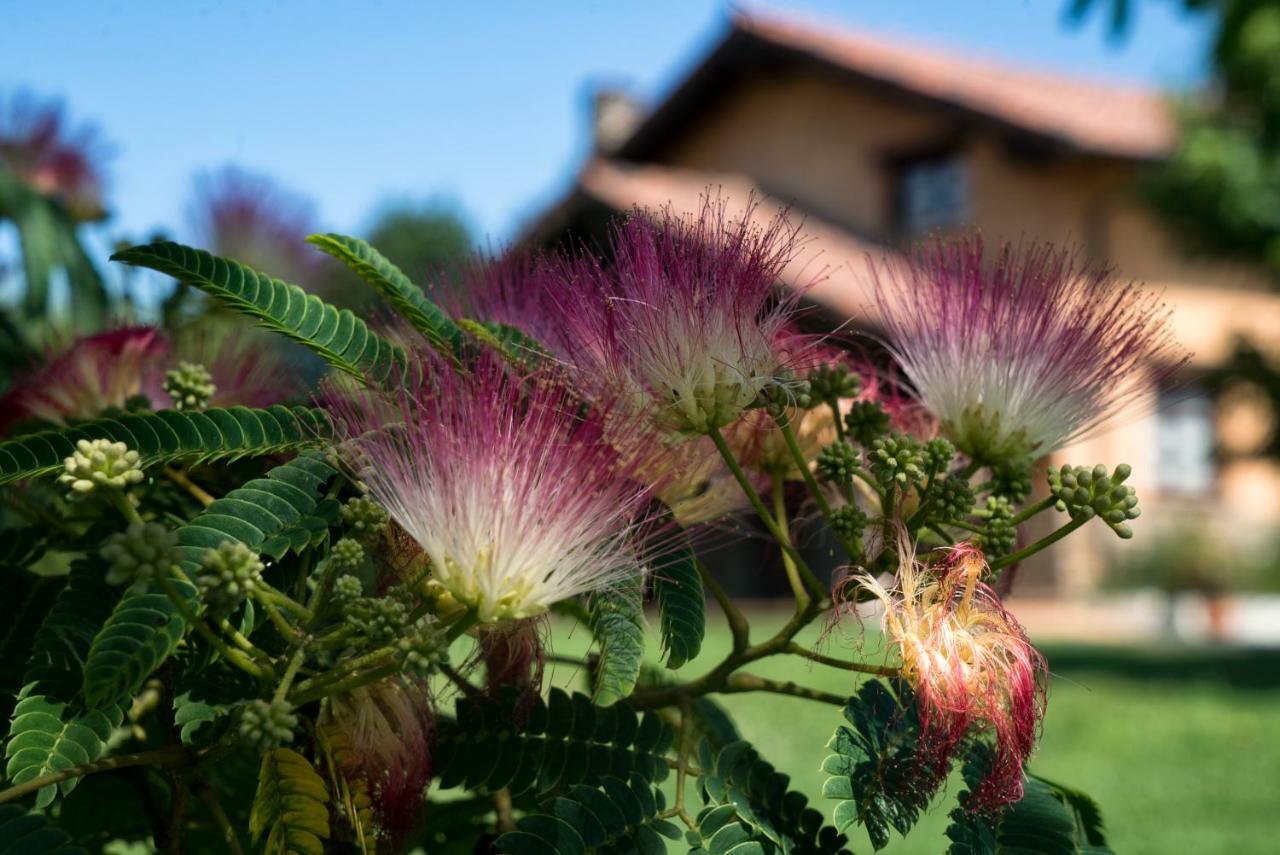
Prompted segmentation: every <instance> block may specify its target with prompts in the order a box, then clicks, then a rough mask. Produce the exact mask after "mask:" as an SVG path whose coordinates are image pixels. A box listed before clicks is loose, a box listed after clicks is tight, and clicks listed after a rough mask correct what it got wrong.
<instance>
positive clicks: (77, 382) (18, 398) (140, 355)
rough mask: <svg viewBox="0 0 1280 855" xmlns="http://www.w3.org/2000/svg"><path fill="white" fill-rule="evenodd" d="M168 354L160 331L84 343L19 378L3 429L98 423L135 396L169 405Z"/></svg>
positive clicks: (139, 330)
mask: <svg viewBox="0 0 1280 855" xmlns="http://www.w3.org/2000/svg"><path fill="white" fill-rule="evenodd" d="M168 353H169V345H168V342H166V341H165V339H164V336H163V335H162V334H161V333H160V331H159V330H157V329H155V328H154V327H124V328H121V329H117V330H111V331H110V332H104V333H98V334H96V335H91V336H85V337H83V338H79V339H77V340H76V341H74V342H73V343H72V344H71V345H70V346H68V347H66V348H65V349H63V350H62V351H61V352H54V353H50V354H49V355H47V356H46V358H45V360H44V361H43V364H42V365H41V366H40V367H38V368H35V369H34V370H32V371H31V372H30V373H28V374H26V375H25V376H21V377H19V378H18V380H17V381H16V382H15V383H14V385H13V388H12V389H10V390H9V392H8V393H6V394H5V396H4V397H3V398H2V399H0V426H5V427H7V426H9V425H14V424H18V423H21V422H25V421H35V420H39V421H47V422H52V423H54V424H57V425H65V424H67V423H69V422H73V421H77V420H83V419H92V418H96V417H97V416H99V415H101V413H102V411H103V410H105V409H107V408H109V407H124V405H125V403H126V402H127V401H128V400H129V399H130V398H131V397H133V396H135V395H142V396H145V397H146V398H147V399H148V401H151V402H153V403H154V402H157V401H167V400H168V396H167V395H165V393H164V389H163V382H164V370H163V367H162V366H163V363H164V359H165V357H166V356H167V355H168Z"/></svg>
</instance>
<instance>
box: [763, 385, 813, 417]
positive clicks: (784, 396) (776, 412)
mask: <svg viewBox="0 0 1280 855" xmlns="http://www.w3.org/2000/svg"><path fill="white" fill-rule="evenodd" d="M813 401H814V397H813V394H812V393H811V392H810V389H809V381H807V380H779V381H778V382H777V383H772V384H770V385H768V386H765V387H764V388H763V389H761V390H760V392H759V394H757V395H756V399H755V401H753V402H752V404H751V406H752V408H760V409H763V410H764V411H765V412H767V413H768V414H769V415H771V416H773V417H774V418H775V419H783V418H786V416H787V410H789V409H791V408H793V407H794V408H798V409H801V410H807V409H808V408H809V407H812V406H813Z"/></svg>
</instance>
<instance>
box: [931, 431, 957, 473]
mask: <svg viewBox="0 0 1280 855" xmlns="http://www.w3.org/2000/svg"><path fill="white" fill-rule="evenodd" d="M955 456H956V447H955V446H954V445H952V444H951V441H950V440H947V439H943V438H942V437H937V438H936V439H931V440H929V441H928V442H926V443H925V444H924V462H925V466H926V467H927V468H928V470H929V471H930V472H935V473H936V472H946V471H947V469H948V468H950V466H951V461H952V460H954V459H955Z"/></svg>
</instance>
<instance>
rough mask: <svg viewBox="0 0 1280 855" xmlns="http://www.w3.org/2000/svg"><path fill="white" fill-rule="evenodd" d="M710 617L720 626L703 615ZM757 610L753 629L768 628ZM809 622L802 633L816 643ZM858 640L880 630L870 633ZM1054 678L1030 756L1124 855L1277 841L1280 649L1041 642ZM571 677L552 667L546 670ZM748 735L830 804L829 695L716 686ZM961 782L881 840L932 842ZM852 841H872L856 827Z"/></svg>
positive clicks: (846, 646) (835, 645)
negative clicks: (1092, 803)
mask: <svg viewBox="0 0 1280 855" xmlns="http://www.w3.org/2000/svg"><path fill="white" fill-rule="evenodd" d="M709 621H710V623H711V625H712V626H713V627H717V628H718V627H720V626H722V625H723V623H722V621H720V620H719V616H718V615H716V614H711V615H709ZM778 623H779V620H778V618H777V617H775V616H769V615H764V616H759V617H757V619H756V620H755V621H753V625H755V626H756V627H757V628H756V630H755V634H757V635H759V637H764V635H763V634H764V633H766V632H768V631H770V630H771V629H772V628H774V627H776V626H777V625H778ZM858 635H859V633H858V631H857V630H856V629H854V630H845V629H843V628H842V629H841V630H840V631H838V632H837V633H834V634H832V635H831V636H830V637H829V638H828V639H827V642H826V647H827V652H828V653H831V654H832V655H845V654H842V653H841V651H847V650H850V649H852V648H853V647H855V646H856V645H857V644H858V643H859V638H858ZM554 637H555V638H556V639H557V641H556V643H555V649H556V652H559V653H577V652H579V651H581V650H582V649H583V647H584V646H585V643H586V639H585V638H584V637H583V634H582V633H581V631H579V632H577V633H575V634H574V635H573V636H572V637H570V638H567V639H566V638H565V637H564V636H563V635H561V634H560V633H556V634H555V636H554ZM816 637H817V632H816V631H811V632H809V633H807V634H806V635H805V636H803V637H802V639H801V640H803V641H808V642H812V641H813V640H814V639H815V638H816ZM865 643H866V644H867V645H868V646H873V645H875V644H876V643H877V637H876V635H875V634H874V633H873V632H870V631H869V632H868V633H867V635H866V639H865ZM727 647H728V639H727V636H725V635H723V634H721V633H719V632H717V633H715V634H713V635H712V636H711V637H709V638H708V640H707V645H706V647H705V648H704V650H703V653H702V655H701V656H699V658H698V659H697V660H696V661H695V662H694V663H693V664H692V665H689V666H686V668H685V669H684V672H682V673H686V672H687V675H688V676H690V677H692V676H696V675H697V674H699V673H701V671H702V670H703V669H705V668H707V667H710V665H711V664H712V663H714V661H716V658H717V657H719V656H721V655H723V653H724V652H725V650H726V649H727ZM1044 650H1045V653H1046V655H1047V656H1048V658H1049V663H1050V668H1051V670H1052V672H1053V678H1052V682H1051V686H1050V694H1049V712H1048V716H1047V718H1046V721H1045V728H1044V738H1043V741H1042V743H1041V747H1040V749H1039V751H1038V752H1037V754H1036V755H1035V756H1034V757H1033V759H1032V763H1031V768H1032V769H1034V770H1035V771H1037V772H1039V773H1041V774H1043V775H1045V776H1046V777H1048V778H1051V779H1053V780H1057V781H1060V782H1062V783H1064V784H1071V785H1075V786H1078V787H1079V788H1081V789H1084V790H1086V791H1087V792H1089V793H1091V794H1092V795H1093V796H1094V797H1096V798H1097V799H1098V801H1099V802H1100V803H1101V805H1102V808H1103V815H1104V817H1105V818H1106V820H1107V826H1108V829H1109V833H1110V842H1111V844H1112V846H1113V848H1114V849H1115V850H1116V852H1118V853H1121V855H1144V853H1150V855H1170V853H1182V852H1194V853H1199V854H1200V855H1210V853H1233V855H1235V853H1239V855H1244V854H1245V853H1273V852H1280V651H1266V652H1233V651H1229V650H1220V651H1217V650H1213V649H1199V648H1197V649H1182V648H1172V649H1163V648H1161V649H1156V648H1152V649H1143V650H1134V649H1105V648H1091V647H1079V646H1071V647H1066V646H1054V645H1046V646H1045V647H1044ZM754 670H755V672H756V673H759V674H761V675H763V676H767V677H775V678H777V677H785V678H788V679H794V680H796V681H797V682H800V683H804V684H807V685H811V686H814V687H816V688H821V689H825V690H827V691H832V692H840V693H849V692H851V691H852V690H853V689H854V687H855V686H856V685H857V682H856V680H857V677H856V675H852V674H848V673H846V672H841V671H835V670H832V669H829V668H824V667H822V666H819V665H813V666H810V664H808V663H806V662H804V661H802V660H797V659H794V658H790V657H789V658H786V659H781V658H780V659H777V660H773V661H770V662H766V663H761V664H760V665H759V666H758V667H756V668H755V669H754ZM575 676H578V677H579V679H580V675H574V674H572V673H571V670H570V669H568V668H566V667H565V666H563V665H561V666H557V667H556V669H555V671H554V673H553V679H554V681H555V682H557V683H560V684H566V683H571V682H573V681H574V678H575ZM725 702H726V706H728V707H729V709H730V711H731V712H733V713H735V715H736V718H737V720H738V723H739V726H740V728H741V730H742V732H743V734H744V736H746V737H747V738H749V739H751V740H753V741H754V742H755V744H756V745H757V747H758V748H760V750H761V752H762V753H763V754H764V756H765V757H766V758H768V759H769V760H770V761H771V762H773V763H774V764H775V765H776V766H778V767H779V768H780V769H782V770H784V771H786V772H788V773H790V774H791V775H792V781H793V786H794V787H796V788H797V789H799V790H801V791H803V792H805V793H807V794H809V796H810V798H811V799H812V801H813V802H814V803H815V805H816V806H817V807H818V808H819V809H820V810H822V811H823V812H824V813H829V809H830V803H829V802H824V800H823V799H822V798H821V796H820V792H821V786H822V779H823V775H822V773H821V772H820V771H819V764H820V763H821V762H822V758H823V757H824V756H825V753H826V752H825V750H824V746H825V744H826V741H827V739H828V738H829V737H830V736H831V733H832V731H833V730H834V729H835V727H836V726H837V725H838V724H839V723H840V721H841V720H842V719H841V716H840V713H839V711H838V710H837V709H836V708H835V707H833V706H826V705H822V704H817V703H813V702H810V701H802V700H796V699H792V698H789V697H780V696H774V695H760V694H753V695H735V696H732V697H729V698H726V699H725ZM956 792H957V786H956V784H955V783H952V785H951V786H950V788H949V790H948V791H947V792H946V793H944V794H943V796H942V797H941V798H940V799H939V800H938V803H937V804H935V806H934V807H933V809H932V810H931V812H930V813H929V815H927V816H926V817H924V819H923V820H922V821H921V824H920V826H919V827H918V828H917V829H916V831H915V832H914V833H913V834H912V835H911V837H910V838H909V840H906V841H904V840H900V839H895V840H894V842H893V843H892V844H891V845H890V846H889V848H888V849H887V850H885V851H886V852H890V853H938V852H941V851H943V850H944V849H945V845H946V844H945V838H944V837H943V829H944V828H945V827H946V825H947V813H948V811H950V810H951V807H952V803H953V801H954V796H955V793H956ZM853 844H854V849H855V850H856V851H857V852H858V853H867V852H870V851H871V847H870V845H869V843H867V841H866V839H865V837H864V836H863V835H861V833H857V837H855V839H854V841H853Z"/></svg>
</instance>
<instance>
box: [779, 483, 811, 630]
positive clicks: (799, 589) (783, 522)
mask: <svg viewBox="0 0 1280 855" xmlns="http://www.w3.org/2000/svg"><path fill="white" fill-rule="evenodd" d="M770 477H771V478H772V479H773V485H772V487H773V489H772V493H773V515H774V518H775V519H776V520H777V521H778V528H780V529H782V531H783V533H784V534H785V535H787V537H788V539H789V538H790V537H791V531H790V527H789V525H788V523H787V497H786V496H785V495H783V492H782V486H783V482H782V473H780V472H778V471H777V470H774V471H773V472H771V473H770ZM782 567H783V569H784V570H786V572H787V582H789V583H790V585H791V593H792V595H793V596H794V597H795V598H796V611H797V612H802V611H804V610H805V608H806V607H807V606H808V605H809V600H810V599H811V598H810V596H809V592H808V591H807V590H805V587H804V580H802V579H801V578H800V571H799V570H798V569H797V568H796V563H795V562H794V561H792V560H791V556H790V555H788V554H787V553H786V551H785V550H784V551H783V553H782Z"/></svg>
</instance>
